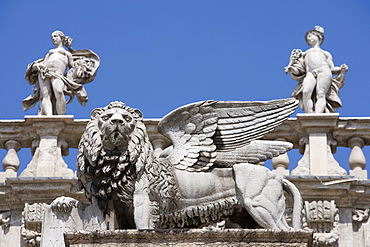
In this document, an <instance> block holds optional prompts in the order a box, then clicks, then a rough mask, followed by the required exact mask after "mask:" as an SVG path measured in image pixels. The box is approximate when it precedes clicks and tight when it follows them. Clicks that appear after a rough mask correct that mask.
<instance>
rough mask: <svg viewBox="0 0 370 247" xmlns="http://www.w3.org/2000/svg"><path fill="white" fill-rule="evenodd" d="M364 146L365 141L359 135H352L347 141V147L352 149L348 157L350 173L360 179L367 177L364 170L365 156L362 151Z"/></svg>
mask: <svg viewBox="0 0 370 247" xmlns="http://www.w3.org/2000/svg"><path fill="white" fill-rule="evenodd" d="M364 146H365V141H364V140H363V139H362V138H360V137H352V138H351V139H350V140H349V141H348V147H350V148H351V149H352V151H351V154H350V156H349V159H348V163H349V167H350V168H351V170H350V173H349V174H350V175H351V176H355V177H357V178H361V179H367V171H366V170H364V168H365V166H366V158H365V155H364V153H363V152H362V148H363V147H364Z"/></svg>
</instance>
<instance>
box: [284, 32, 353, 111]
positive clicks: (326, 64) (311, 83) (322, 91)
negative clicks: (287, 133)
mask: <svg viewBox="0 0 370 247" xmlns="http://www.w3.org/2000/svg"><path fill="white" fill-rule="evenodd" d="M305 39H306V42H307V44H308V45H309V46H311V48H310V49H308V50H307V51H305V52H302V50H300V49H294V50H293V51H292V54H291V56H290V63H289V65H288V66H287V67H285V72H286V73H289V74H290V75H291V77H292V78H293V79H294V80H297V81H299V83H298V85H297V87H296V89H295V90H294V91H293V93H292V96H293V97H295V98H297V99H298V100H299V101H300V106H301V108H302V109H303V110H304V111H305V112H306V113H312V112H315V113H326V112H334V111H335V110H336V109H338V108H339V107H341V106H342V103H341V100H340V98H339V89H340V88H341V87H343V85H344V75H345V73H346V72H347V70H348V67H347V65H345V64H342V65H341V66H340V67H335V66H334V63H333V59H332V56H331V54H330V53H329V52H327V51H324V50H323V49H321V48H320V45H321V44H322V43H323V41H324V29H323V28H322V27H319V26H316V27H315V30H310V31H308V32H307V33H306V36H305ZM333 75H337V76H336V77H334V78H333V77H332V76H333Z"/></svg>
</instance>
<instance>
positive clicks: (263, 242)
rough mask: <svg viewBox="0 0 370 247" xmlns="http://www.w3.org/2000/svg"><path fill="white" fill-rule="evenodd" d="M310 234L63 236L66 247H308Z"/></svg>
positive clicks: (231, 231) (230, 232)
mask: <svg viewBox="0 0 370 247" xmlns="http://www.w3.org/2000/svg"><path fill="white" fill-rule="evenodd" d="M312 235H313V233H312V231H304V230H293V231H282V230H264V229H256V230H249V229H225V230H205V229H173V230H115V231H74V232H65V233H64V240H65V243H66V246H75V247H77V246H78V247H92V246H112V247H113V246H114V247H123V246H125V247H134V246H141V247H158V246H184V247H185V246H186V247H188V246H223V247H224V246H228V247H229V246H250V247H251V246H253V247H276V246H281V247H282V246H285V247H293V246H294V247H303V246H312V241H313V237H312Z"/></svg>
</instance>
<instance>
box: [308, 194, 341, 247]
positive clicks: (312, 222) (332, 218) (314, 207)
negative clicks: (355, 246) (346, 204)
mask: <svg viewBox="0 0 370 247" xmlns="http://www.w3.org/2000/svg"><path fill="white" fill-rule="evenodd" d="M303 221H304V224H303V226H304V227H305V228H306V227H308V228H309V229H312V230H313V231H314V235H313V237H314V241H313V243H314V246H337V245H335V244H336V243H337V242H338V240H339V211H338V209H337V207H336V204H335V201H334V200H331V201H312V202H308V201H305V203H304V210H303Z"/></svg>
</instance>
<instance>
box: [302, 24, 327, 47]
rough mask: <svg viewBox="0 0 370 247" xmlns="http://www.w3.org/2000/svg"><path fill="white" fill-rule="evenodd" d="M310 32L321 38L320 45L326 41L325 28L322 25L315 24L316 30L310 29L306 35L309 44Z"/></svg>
mask: <svg viewBox="0 0 370 247" xmlns="http://www.w3.org/2000/svg"><path fill="white" fill-rule="evenodd" d="M310 34H311V35H315V36H316V37H317V38H318V39H319V45H321V44H322V43H323V42H324V28H322V27H320V26H315V30H310V31H308V32H307V33H306V35H305V39H306V42H307V44H309V40H308V36H309V35H310Z"/></svg>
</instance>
